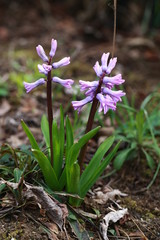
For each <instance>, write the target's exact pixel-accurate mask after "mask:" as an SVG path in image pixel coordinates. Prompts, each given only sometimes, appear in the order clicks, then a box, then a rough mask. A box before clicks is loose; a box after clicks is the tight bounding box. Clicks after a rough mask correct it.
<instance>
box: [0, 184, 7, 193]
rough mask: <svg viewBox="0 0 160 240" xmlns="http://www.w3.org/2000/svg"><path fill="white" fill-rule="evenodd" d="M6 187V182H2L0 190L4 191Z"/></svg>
mask: <svg viewBox="0 0 160 240" xmlns="http://www.w3.org/2000/svg"><path fill="white" fill-rule="evenodd" d="M5 187H6V184H5V183H2V184H0V192H2V190H3V189H4V188H5Z"/></svg>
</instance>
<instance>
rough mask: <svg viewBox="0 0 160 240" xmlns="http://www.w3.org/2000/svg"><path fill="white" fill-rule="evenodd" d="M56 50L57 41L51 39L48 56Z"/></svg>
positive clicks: (52, 54) (52, 55)
mask: <svg viewBox="0 0 160 240" xmlns="http://www.w3.org/2000/svg"><path fill="white" fill-rule="evenodd" d="M56 50H57V41H56V40H54V39H52V40H51V51H50V53H49V56H50V57H51V58H52V57H54V55H55V52H56Z"/></svg>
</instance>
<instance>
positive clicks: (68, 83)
mask: <svg viewBox="0 0 160 240" xmlns="http://www.w3.org/2000/svg"><path fill="white" fill-rule="evenodd" d="M52 81H53V82H56V83H59V84H61V85H62V86H63V87H66V88H71V85H72V84H73V83H74V81H73V80H72V79H65V80H63V79H61V78H59V77H53V78H52Z"/></svg>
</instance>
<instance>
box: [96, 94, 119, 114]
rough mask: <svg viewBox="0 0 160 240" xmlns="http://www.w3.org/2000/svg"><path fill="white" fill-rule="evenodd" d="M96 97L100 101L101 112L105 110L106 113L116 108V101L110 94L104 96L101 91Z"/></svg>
mask: <svg viewBox="0 0 160 240" xmlns="http://www.w3.org/2000/svg"><path fill="white" fill-rule="evenodd" d="M96 98H97V99H98V100H99V102H100V106H99V112H101V111H102V110H104V114H106V113H107V112H108V110H109V109H112V110H114V111H115V110H116V106H115V104H114V101H113V100H112V99H111V97H109V96H103V95H102V94H101V93H98V94H97V96H96Z"/></svg>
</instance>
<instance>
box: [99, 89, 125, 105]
mask: <svg viewBox="0 0 160 240" xmlns="http://www.w3.org/2000/svg"><path fill="white" fill-rule="evenodd" d="M102 91H103V93H104V94H107V95H109V96H110V97H111V98H112V99H113V101H114V102H115V104H116V103H117V102H118V101H120V102H121V101H122V99H121V97H123V96H124V95H126V94H125V93H124V92H123V91H121V90H119V91H113V90H111V89H108V88H103V90H102Z"/></svg>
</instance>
